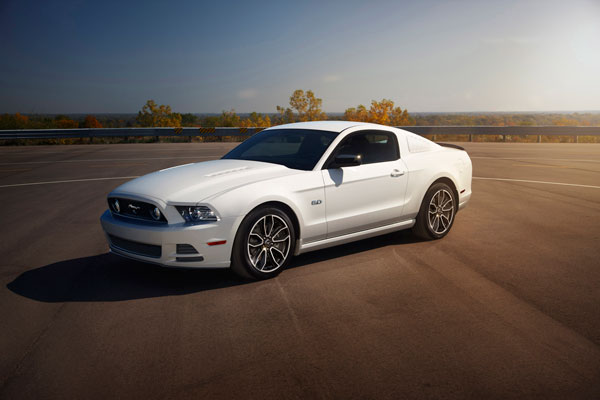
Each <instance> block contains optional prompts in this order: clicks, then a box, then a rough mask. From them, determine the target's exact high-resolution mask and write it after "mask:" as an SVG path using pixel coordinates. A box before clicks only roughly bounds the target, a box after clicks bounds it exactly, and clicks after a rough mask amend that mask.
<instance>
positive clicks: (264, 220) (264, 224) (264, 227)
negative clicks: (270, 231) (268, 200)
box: [263, 217, 268, 236]
mask: <svg viewBox="0 0 600 400" xmlns="http://www.w3.org/2000/svg"><path fill="white" fill-rule="evenodd" d="M263 234H264V235H265V236H268V235H267V217H263Z"/></svg>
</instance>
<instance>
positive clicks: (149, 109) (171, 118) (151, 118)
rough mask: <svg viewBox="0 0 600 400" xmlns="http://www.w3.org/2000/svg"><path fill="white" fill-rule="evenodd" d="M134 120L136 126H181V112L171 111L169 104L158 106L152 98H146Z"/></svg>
mask: <svg viewBox="0 0 600 400" xmlns="http://www.w3.org/2000/svg"><path fill="white" fill-rule="evenodd" d="M136 121H137V124H138V126H164V127H166V126H181V114H178V113H174V112H173V111H171V106H168V105H162V104H161V105H160V106H159V105H157V104H156V103H155V102H154V100H148V101H147V102H146V104H145V105H144V106H143V107H142V110H141V111H140V112H138V115H137V118H136Z"/></svg>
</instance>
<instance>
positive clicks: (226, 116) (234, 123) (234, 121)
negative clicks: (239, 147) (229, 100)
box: [217, 109, 241, 127]
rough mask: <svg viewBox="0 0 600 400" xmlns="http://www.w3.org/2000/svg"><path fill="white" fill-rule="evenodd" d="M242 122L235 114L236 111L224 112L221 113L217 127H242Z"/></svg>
mask: <svg viewBox="0 0 600 400" xmlns="http://www.w3.org/2000/svg"><path fill="white" fill-rule="evenodd" d="M240 121H241V118H240V116H239V115H237V114H236V113H235V110H234V109H231V110H230V111H223V112H222V113H221V115H220V116H219V121H218V125H217V126H223V127H238V126H240Z"/></svg>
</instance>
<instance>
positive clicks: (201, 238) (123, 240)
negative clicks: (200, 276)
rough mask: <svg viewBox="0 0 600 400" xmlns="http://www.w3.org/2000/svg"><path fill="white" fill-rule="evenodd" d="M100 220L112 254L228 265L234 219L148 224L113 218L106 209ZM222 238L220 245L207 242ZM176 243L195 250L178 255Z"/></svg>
mask: <svg viewBox="0 0 600 400" xmlns="http://www.w3.org/2000/svg"><path fill="white" fill-rule="evenodd" d="M100 222H101V224H102V229H104V233H105V234H106V239H107V241H108V244H109V246H110V250H111V252H112V253H115V254H118V255H121V256H124V257H128V258H133V259H136V260H140V261H145V262H149V263H154V264H160V265H163V266H166V267H178V268H228V267H229V265H230V260H231V248H232V246H233V238H234V237H235V229H234V228H235V227H236V226H237V223H238V218H237V217H230V218H221V219H220V220H219V221H218V222H214V223H207V224H200V225H186V224H183V223H180V224H169V225H148V224H138V223H135V222H129V221H125V220H122V219H120V218H115V217H114V216H113V215H112V214H111V212H110V211H109V210H106V211H105V212H104V214H102V216H101V217H100ZM223 240H225V241H226V242H225V243H224V244H220V245H215V246H209V245H208V244H207V243H209V242H218V241H223ZM178 244H186V245H191V246H193V247H194V248H195V249H196V251H197V252H198V253H197V254H189V253H183V254H178V253H177V245H178ZM138 249H139V250H138ZM147 249H151V250H149V251H148V250H147ZM154 250H156V252H154ZM149 254H153V255H152V256H150V255H149ZM200 260H201V261H200Z"/></svg>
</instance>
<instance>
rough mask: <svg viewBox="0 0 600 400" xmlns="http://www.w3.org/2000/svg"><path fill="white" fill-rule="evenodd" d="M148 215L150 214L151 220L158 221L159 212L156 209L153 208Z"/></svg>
mask: <svg viewBox="0 0 600 400" xmlns="http://www.w3.org/2000/svg"><path fill="white" fill-rule="evenodd" d="M150 214H152V218H154V220H155V221H158V220H159V219H160V210H159V209H158V207H154V210H152V211H151V212H150Z"/></svg>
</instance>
